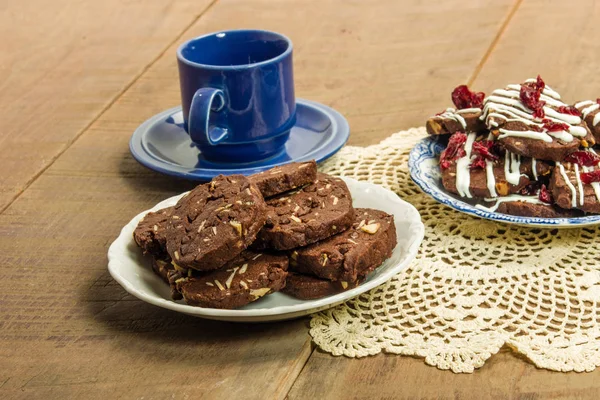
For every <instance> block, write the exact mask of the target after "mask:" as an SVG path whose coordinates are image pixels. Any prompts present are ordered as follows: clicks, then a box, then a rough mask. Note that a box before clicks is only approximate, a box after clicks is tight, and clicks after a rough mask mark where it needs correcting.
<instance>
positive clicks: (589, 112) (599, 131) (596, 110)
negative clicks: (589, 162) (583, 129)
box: [575, 100, 600, 143]
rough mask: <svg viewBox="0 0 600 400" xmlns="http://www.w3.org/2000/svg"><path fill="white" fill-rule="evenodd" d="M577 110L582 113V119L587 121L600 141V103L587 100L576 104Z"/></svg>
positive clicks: (597, 140)
mask: <svg viewBox="0 0 600 400" xmlns="http://www.w3.org/2000/svg"><path fill="white" fill-rule="evenodd" d="M575 108H577V109H578V110H579V111H580V112H581V118H583V120H584V121H585V123H586V124H587V126H588V128H589V129H590V131H592V134H593V135H594V138H595V139H596V143H598V142H599V141H600V104H599V103H598V101H592V100H585V101H580V102H578V103H575Z"/></svg>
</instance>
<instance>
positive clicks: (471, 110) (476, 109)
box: [456, 108, 481, 114]
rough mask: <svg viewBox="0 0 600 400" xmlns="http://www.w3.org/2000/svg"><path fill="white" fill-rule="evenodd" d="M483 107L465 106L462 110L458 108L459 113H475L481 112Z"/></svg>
mask: <svg viewBox="0 0 600 400" xmlns="http://www.w3.org/2000/svg"><path fill="white" fill-rule="evenodd" d="M480 111H481V108H463V109H461V110H456V112H457V113H459V114H468V113H474V112H480Z"/></svg>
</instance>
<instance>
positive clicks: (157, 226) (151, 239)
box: [133, 207, 173, 257]
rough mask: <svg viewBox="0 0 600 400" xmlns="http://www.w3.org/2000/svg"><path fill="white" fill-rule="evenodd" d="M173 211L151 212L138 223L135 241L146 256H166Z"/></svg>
mask: <svg viewBox="0 0 600 400" xmlns="http://www.w3.org/2000/svg"><path fill="white" fill-rule="evenodd" d="M172 211H173V207H167V208H163V209H162V210H158V211H156V212H149V213H148V214H146V215H145V216H144V218H142V220H141V221H140V222H139V223H138V226H137V227H136V228H135V230H134V231H133V240H134V241H135V243H136V244H137V245H138V246H140V247H141V248H142V250H143V251H144V254H151V255H153V256H155V257H163V256H165V255H166V252H167V249H166V243H167V237H166V231H167V221H168V220H169V217H170V215H171V212H172Z"/></svg>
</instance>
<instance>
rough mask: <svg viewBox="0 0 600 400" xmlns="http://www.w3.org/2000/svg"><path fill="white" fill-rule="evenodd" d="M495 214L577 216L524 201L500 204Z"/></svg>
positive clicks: (572, 212)
mask: <svg viewBox="0 0 600 400" xmlns="http://www.w3.org/2000/svg"><path fill="white" fill-rule="evenodd" d="M497 212H499V213H502V214H509V215H516V216H519V217H539V218H572V217H576V216H578V213H577V212H575V211H574V210H564V209H562V208H560V207H557V206H554V205H551V204H543V203H528V202H524V201H506V202H504V203H501V204H500V205H499V206H498V209H497Z"/></svg>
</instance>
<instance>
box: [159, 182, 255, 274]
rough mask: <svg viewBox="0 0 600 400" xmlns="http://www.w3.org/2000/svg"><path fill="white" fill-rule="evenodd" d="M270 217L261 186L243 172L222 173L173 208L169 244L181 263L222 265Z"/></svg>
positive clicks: (203, 268) (204, 266) (199, 267)
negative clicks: (234, 173) (267, 213)
mask: <svg viewBox="0 0 600 400" xmlns="http://www.w3.org/2000/svg"><path fill="white" fill-rule="evenodd" d="M265 220H266V205H265V202H264V199H263V197H262V195H261V194H260V191H259V190H258V188H257V187H256V185H254V184H253V183H250V181H249V180H248V178H246V177H245V176H243V175H231V176H223V175H219V176H217V177H216V178H214V179H213V180H212V181H211V182H209V183H206V184H203V185H199V186H197V187H196V188H195V189H194V190H192V191H191V192H190V193H189V194H187V195H186V196H185V197H183V198H182V199H181V200H179V202H178V203H177V204H176V205H175V207H174V208H173V212H172V215H171V218H170V220H169V224H168V228H167V250H168V252H169V255H170V256H171V259H173V261H174V262H176V263H177V264H179V265H181V266H182V267H187V268H193V269H196V270H200V271H208V270H213V269H217V268H220V267H221V266H223V265H224V264H225V263H227V262H228V261H229V260H231V259H233V258H234V257H235V256H237V255H238V254H240V253H241V252H242V251H243V250H244V249H245V248H246V247H248V245H250V243H252V242H253V241H254V239H255V238H256V235H257V234H258V231H259V230H260V229H261V228H262V226H263V225H264V223H265Z"/></svg>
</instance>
